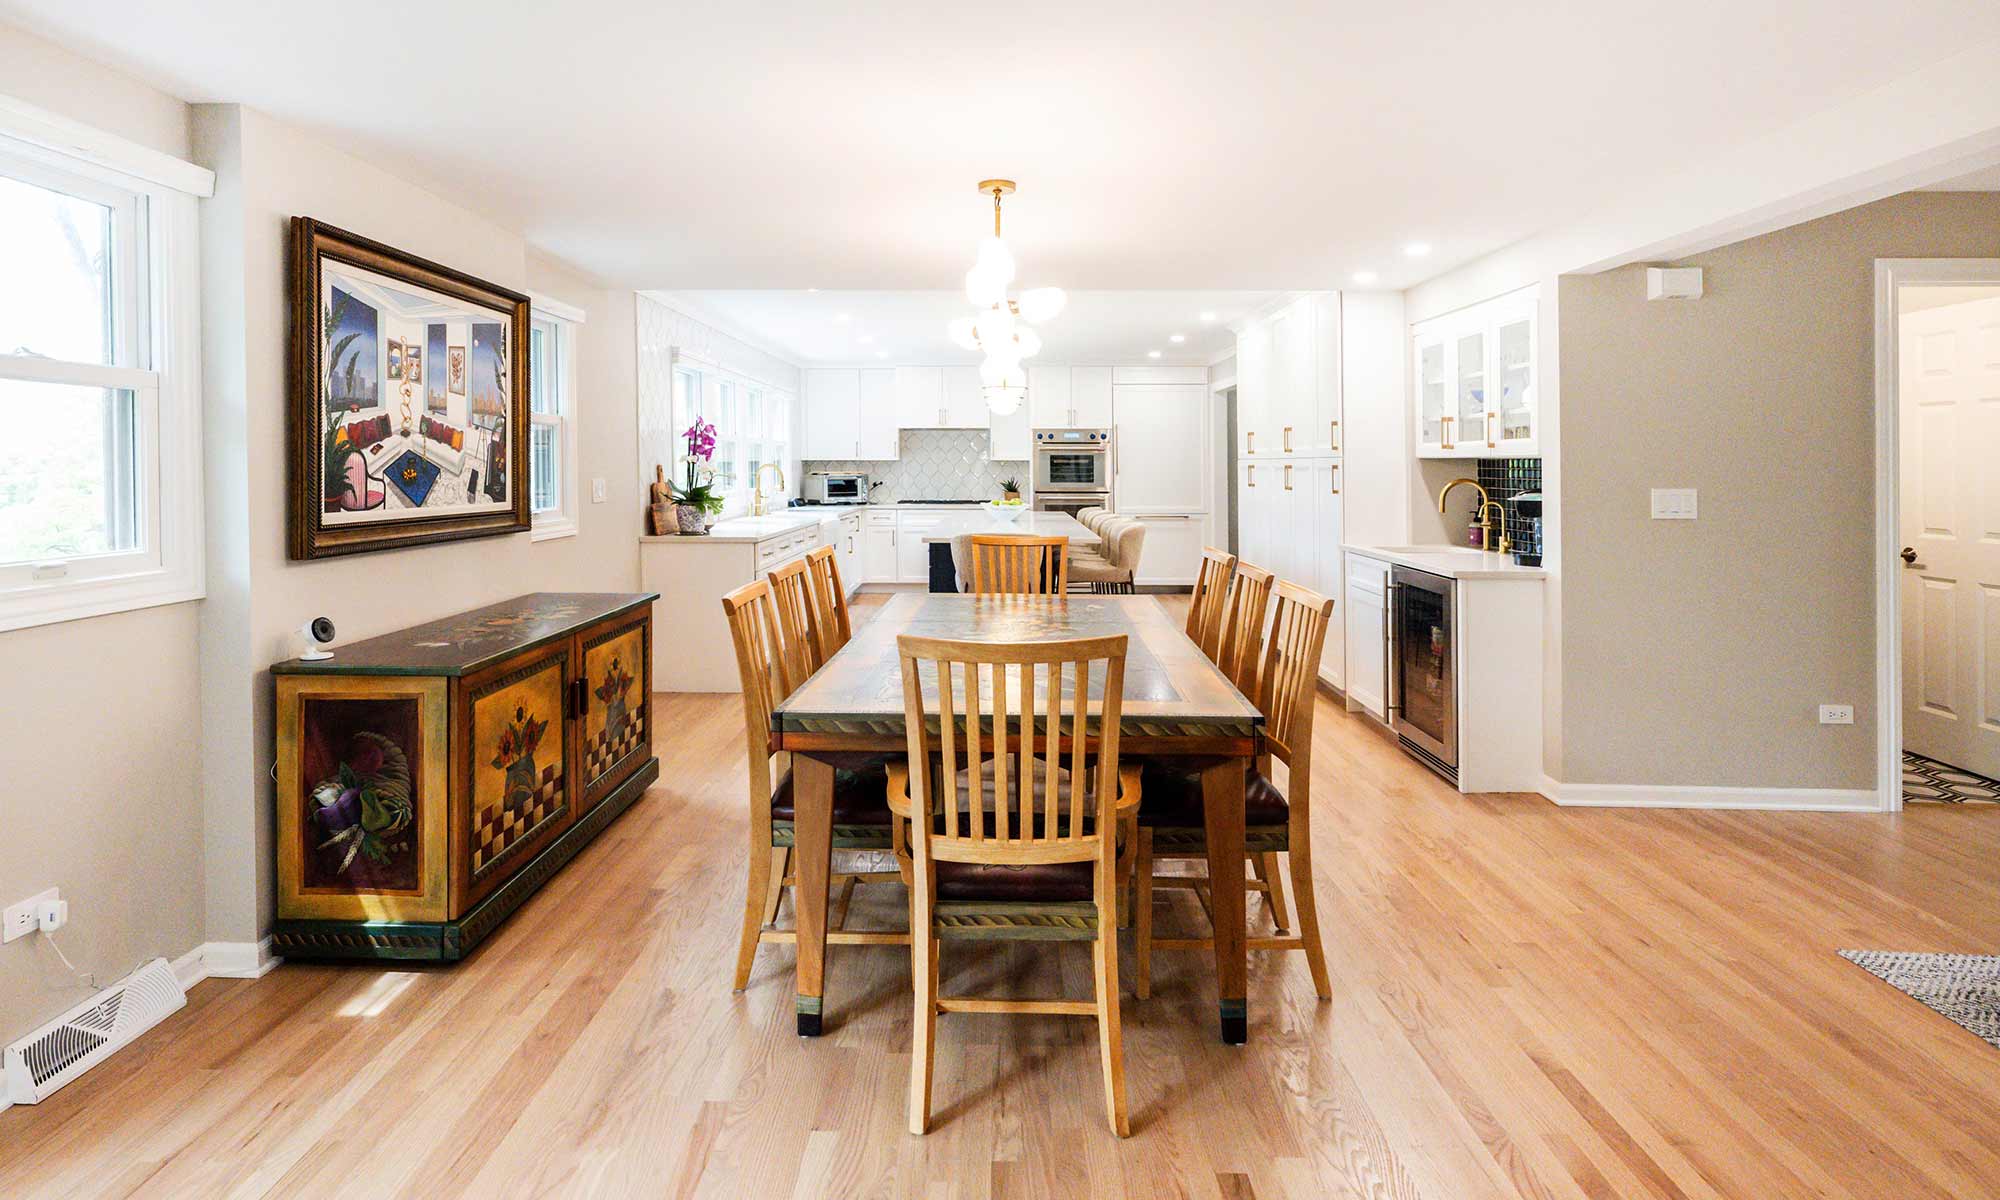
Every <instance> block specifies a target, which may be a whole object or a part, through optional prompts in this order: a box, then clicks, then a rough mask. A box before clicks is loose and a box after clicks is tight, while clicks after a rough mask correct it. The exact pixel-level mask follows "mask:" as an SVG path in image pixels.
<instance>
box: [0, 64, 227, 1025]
mask: <svg viewBox="0 0 2000 1200" xmlns="http://www.w3.org/2000/svg"><path fill="white" fill-rule="evenodd" d="M0 92H4V93H6V94H7V95H9V96H12V97H14V98H17V99H20V100H23V101H26V102H27V103H29V104H32V105H34V106H36V107H38V108H42V109H45V110H47V111H50V112H53V113H56V114H58V115H60V116H64V117H68V118H71V119H73V120H78V121H85V122H88V123H90V124H91V125H94V126H96V127H97V128H99V129H101V130H103V131H105V132H108V133H113V134H116V135H118V136H120V137H123V138H126V139H129V140H131V141H133V142H137V143H139V144H141V145H144V146H147V147H149V148H151V149H154V150H159V151H161V152H163V153H167V154H172V155H177V156H180V157H186V155H187V153H188V110H187V106H186V105H185V104H183V103H181V102H180V101H179V100H176V99H174V98H173V97H172V96H168V95H165V94H164V93H161V92H158V91H155V90H153V89H152V88H149V87H147V86H145V85H144V84H141V83H139V82H137V81H136V80H133V79H131V78H129V77H127V76H124V75H120V74H118V73H117V72H114V71H111V70H109V69H107V68H104V67H100V66H98V65H96V64H94V63H91V62H89V61H87V60H85V59H81V58H78V57H76V56H75V55H73V54H70V53H69V52H67V51H65V50H62V49H60V48H58V47H56V46H55V45H53V44H52V43H49V42H46V41H43V40H41V39H40V38H36V37H33V36H31V35H29V34H27V33H24V32H22V31H20V30H17V29H15V28H14V27H12V26H9V25H0ZM0 269H4V268H0ZM198 610H199V605H197V604H192V603H188V604H173V605H166V606H163V607H159V608H148V609H140V610H138V611H136V612H129V613H119V614H116V615H113V616H104V617H93V618H90V619H87V620H81V621H68V622H64V623H61V624H56V625H43V626H38V627H35V628H30V629H17V630H12V631H10V632H6V633H0V680H4V681H5V682H6V688H7V698H6V702H5V705H4V710H5V712H6V719H5V721H4V722H0V763H5V764H6V768H7V775H6V783H5V786H4V787H0V830H4V831H5V836H4V837H0V904H11V903H13V902H14V901H16V900H22V899H25V898H27V897H28V896H29V895H32V894H33V893H35V892H37V891H40V890H41V889H43V888H45V887H60V888H61V889H62V891H63V894H64V896H65V897H66V898H68V900H69V901H70V924H69V926H68V927H67V928H65V929H64V930H63V931H62V932H61V933H60V934H58V935H57V938H58V940H59V941H60V942H61V944H62V946H63V949H64V952H65V953H66V954H68V955H69V957H70V959H71V960H72V961H73V962H75V963H76V964H77V966H78V967H80V968H82V969H84V970H87V971H91V972H94V973H95V975H96V976H97V978H98V980H99V981H100V982H110V981H111V980H114V979H116V978H117V977H119V976H120V975H123V974H124V973H126V972H127V971H129V970H131V969H132V968H133V967H135V966H137V965H139V963H141V962H143V961H145V960H146V959H148V958H151V957H153V956H155V955H165V956H167V957H169V958H171V957H174V956H177V955H179V954H181V953H183V952H185V951H187V950H189V949H192V948H193V947H194V946H196V945H197V944H199V943H200V942H201V941H202V913H201V895H202V874H203V863H202V853H201V845H202V826H201V805H200V801H199V772H200V760H199V750H200V729H201V722H200V716H199V713H198V712H197V708H196V704H195V695H196V689H197V678H198V671H197V656H196V653H195V639H196V630H197V614H198ZM88 992H89V989H88V988H87V987H86V986H84V985H83V984H81V983H79V982H77V981H76V980H75V979H74V978H73V977H72V976H71V975H70V974H69V973H68V972H67V971H65V970H63V968H62V966H61V964H60V963H58V962H57V961H56V956H55V955H54V954H53V953H52V952H51V951H50V949H49V947H48V946H47V945H46V944H44V939H42V938H40V937H29V938H22V939H20V940H18V941H15V942H13V943H10V944H8V945H5V946H0V1042H6V1041H12V1040H13V1039H14V1038H16V1037H19V1036H20V1035H21V1034H24V1033H26V1032H27V1031H28V1030H30V1029H33V1028H34V1027H35V1026H37V1025H40V1024H41V1023H42V1022H44V1021H46V1020H48V1019H50V1018H51V1017H54V1016H55V1015H56V1014H57V1013H59V1012H61V1011H63V1010H64V1009H66V1008H68V1007H70V1006H71V1005H73V1004H75V1003H77V1002H78V1001H79V1000H82V999H83V998H84V997H85V996H86V995H87V994H88Z"/></svg>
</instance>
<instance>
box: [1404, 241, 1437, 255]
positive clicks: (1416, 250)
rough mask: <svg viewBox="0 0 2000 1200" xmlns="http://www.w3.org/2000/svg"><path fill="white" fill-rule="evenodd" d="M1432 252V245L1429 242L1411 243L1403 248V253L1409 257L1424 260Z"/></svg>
mask: <svg viewBox="0 0 2000 1200" xmlns="http://www.w3.org/2000/svg"><path fill="white" fill-rule="evenodd" d="M1430 252H1431V244H1430V243H1429V242H1411V243H1410V244H1409V245H1407V246H1405V247H1403V253H1405V254H1407V255H1409V256H1410V257H1411V258H1422V257H1423V256H1424V255H1426V254H1429V253H1430Z"/></svg>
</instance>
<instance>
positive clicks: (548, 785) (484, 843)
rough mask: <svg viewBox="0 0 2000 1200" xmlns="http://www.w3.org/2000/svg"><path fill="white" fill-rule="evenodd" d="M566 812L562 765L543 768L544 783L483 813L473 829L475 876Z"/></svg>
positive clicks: (480, 874) (488, 869) (512, 796)
mask: <svg viewBox="0 0 2000 1200" xmlns="http://www.w3.org/2000/svg"><path fill="white" fill-rule="evenodd" d="M562 814H563V781H562V768H560V767H557V766H555V765H554V764H551V765H549V766H546V767H543V768H542V780H541V784H540V786H538V787H536V788H535V790H534V791H533V792H531V793H528V794H526V795H523V794H521V793H518V792H517V793H515V794H513V795H510V796H508V797H507V799H505V800H503V801H501V802H500V806H499V807H498V808H489V809H486V810H484V811H482V812H481V813H480V814H479V818H478V821H477V822H476V823H475V824H474V826H473V830H472V877H473V878H474V879H478V878H479V877H480V876H482V875H484V874H485V873H486V872H488V871H490V870H492V869H493V868H494V867H495V866H497V865H499V863H500V862H501V861H502V860H503V859H505V858H506V857H507V856H508V854H509V853H510V852H511V851H513V850H516V849H518V848H520V847H521V846H522V845H524V844H525V843H526V841H527V839H528V837H529V835H530V834H532V833H534V832H535V831H536V830H537V829H540V828H541V827H542V826H543V825H544V824H546V823H548V822H549V821H553V820H555V819H556V818H557V817H560V816H561V815H562Z"/></svg>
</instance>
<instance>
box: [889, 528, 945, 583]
mask: <svg viewBox="0 0 2000 1200" xmlns="http://www.w3.org/2000/svg"><path fill="white" fill-rule="evenodd" d="M945 519H946V518H945V514H943V513H928V512H903V513H897V514H896V574H895V575H894V577H893V578H895V579H896V581H897V582H899V583H928V582H930V578H931V548H930V547H929V546H928V545H926V544H925V543H924V536H925V535H926V534H929V533H930V532H931V531H933V530H935V529H936V528H937V527H938V526H940V525H942V524H944V523H945Z"/></svg>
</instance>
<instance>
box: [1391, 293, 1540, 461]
mask: <svg viewBox="0 0 2000 1200" xmlns="http://www.w3.org/2000/svg"><path fill="white" fill-rule="evenodd" d="M1535 304H1536V294H1535V291H1534V289H1532V288H1530V289H1527V290H1525V291H1520V292H1515V293H1512V294H1511V295H1506V296H1501V297H1498V298H1496V299H1493V300H1488V301H1486V302H1485V303H1483V304H1477V305H1474V306H1472V307H1471V308H1467V309H1463V310H1461V311H1459V312H1456V313H1452V314H1450V315H1448V316H1443V317H1438V318H1436V319H1435V320H1431V321H1426V322H1424V323H1423V324H1422V325H1419V326H1416V327H1415V328H1414V329H1412V330H1411V343H1412V349H1413V351H1414V354H1415V363H1414V369H1415V371H1416V385H1417V386H1416V412H1415V413H1414V414H1413V416H1414V419H1415V423H1416V434H1417V457H1419V458H1516V457H1532V456H1534V455H1536V454H1538V453H1540V450H1539V448H1538V445H1537V440H1536V428H1535V426H1536V418H1535V311H1536V309H1535Z"/></svg>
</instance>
